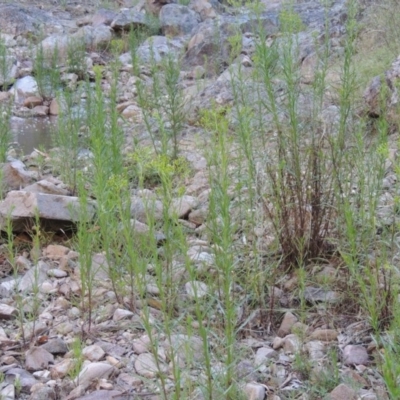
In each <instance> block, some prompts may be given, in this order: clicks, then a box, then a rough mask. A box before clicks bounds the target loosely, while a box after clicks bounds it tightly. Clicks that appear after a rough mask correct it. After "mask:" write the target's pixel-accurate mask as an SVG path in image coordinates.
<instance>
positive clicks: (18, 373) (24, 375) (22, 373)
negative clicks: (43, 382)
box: [5, 368, 38, 393]
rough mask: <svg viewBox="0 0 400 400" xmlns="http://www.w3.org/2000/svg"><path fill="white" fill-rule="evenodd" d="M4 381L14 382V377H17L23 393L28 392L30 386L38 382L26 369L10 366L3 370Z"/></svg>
mask: <svg viewBox="0 0 400 400" xmlns="http://www.w3.org/2000/svg"><path fill="white" fill-rule="evenodd" d="M5 377H6V382H10V383H14V382H15V379H17V378H18V379H19V381H20V384H21V391H22V392H23V393H30V391H31V387H32V386H33V385H35V384H36V383H38V380H36V379H35V377H34V376H33V375H31V374H30V373H29V372H28V371H26V370H24V369H22V368H11V369H9V370H8V371H6V372H5Z"/></svg>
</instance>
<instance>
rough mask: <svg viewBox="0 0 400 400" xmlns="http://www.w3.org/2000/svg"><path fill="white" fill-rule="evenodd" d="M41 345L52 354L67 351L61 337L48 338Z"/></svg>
mask: <svg viewBox="0 0 400 400" xmlns="http://www.w3.org/2000/svg"><path fill="white" fill-rule="evenodd" d="M41 347H42V348H43V349H45V350H47V351H48V352H49V353H51V354H54V355H60V354H61V355H62V354H65V353H67V352H68V346H67V344H66V343H65V342H64V340H63V339H61V338H54V339H50V340H49V341H48V342H47V343H45V344H44V345H42V346H41Z"/></svg>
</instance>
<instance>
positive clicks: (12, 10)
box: [0, 0, 400, 400]
mask: <svg viewBox="0 0 400 400" xmlns="http://www.w3.org/2000/svg"><path fill="white" fill-rule="evenodd" d="M263 5H264V11H263V13H262V15H261V21H262V24H263V26H264V29H265V30H266V32H267V39H269V40H275V37H276V35H277V33H278V24H279V12H280V9H281V7H282V1H281V0H274V1H268V0H265V1H263ZM145 10H146V12H148V13H151V14H152V15H153V17H154V18H156V19H157V20H158V21H159V23H160V26H161V33H160V34H158V35H154V36H153V37H152V39H151V40H150V39H148V40H145V41H144V42H143V43H142V44H140V46H139V47H138V50H137V54H138V57H139V61H140V65H141V68H142V70H141V72H142V75H141V77H143V76H144V77H146V76H148V75H149V73H148V71H149V63H150V60H151V59H152V58H154V59H155V62H161V60H162V59H163V57H165V55H166V54H173V55H176V57H178V56H180V55H181V54H183V58H182V71H181V72H180V85H181V86H182V87H183V93H184V95H185V99H186V107H187V108H186V115H187V123H188V124H187V125H185V129H184V133H183V134H182V136H181V137H180V138H179V149H180V153H181V155H182V156H183V157H184V158H185V159H186V160H187V161H188V163H189V164H190V167H191V170H192V174H191V175H190V176H188V177H186V178H185V179H186V180H185V190H184V194H183V195H176V196H175V197H174V199H173V202H172V205H171V208H170V209H169V210H168V212H169V213H170V214H171V215H172V214H177V215H178V217H179V220H180V222H181V223H182V224H183V225H184V226H185V228H186V229H187V242H188V244H189V248H188V252H187V256H188V257H189V259H190V260H191V262H192V263H193V264H195V265H196V266H198V267H199V268H204V266H205V265H206V266H210V265H211V266H212V265H213V263H214V261H215V254H214V248H213V246H212V244H211V243H209V242H208V241H207V236H206V235H204V230H205V224H206V219H207V213H208V199H209V192H210V184H209V179H208V169H207V160H206V158H205V156H204V154H203V150H204V143H207V140H208V136H207V134H206V132H205V131H204V129H203V128H202V127H200V126H198V125H196V124H194V122H195V121H196V120H197V118H198V113H199V110H202V109H207V108H211V106H212V102H213V101H215V102H216V103H217V104H218V105H219V106H226V105H231V104H232V102H233V100H234V95H233V93H232V86H231V83H230V79H231V78H230V74H229V73H228V72H227V67H228V66H229V65H231V66H232V67H235V66H236V67H237V66H239V65H240V66H241V68H243V70H244V72H245V73H246V74H248V76H250V75H251V73H252V70H253V57H254V51H255V49H254V45H255V41H254V40H255V39H254V34H253V32H252V26H254V23H255V20H254V17H253V16H252V14H251V13H249V12H246V11H245V9H240V11H239V12H237V10H236V11H235V10H233V9H232V8H231V7H228V6H226V5H225V4H221V3H219V2H218V1H217V0H192V1H191V2H190V3H189V4H188V5H187V6H184V5H180V4H176V3H174V2H172V1H168V0H165V1H160V0H147V1H145V0H140V1H139V2H138V1H134V0H121V1H117V0H110V1H100V0H99V1H97V0H89V1H85V2H78V1H69V0H66V1H61V0H59V1H57V0H48V1H30V0H29V1H28V0H19V1H17V2H13V3H9V2H0V33H1V37H2V39H3V40H4V43H5V46H6V48H7V51H8V55H7V59H6V71H7V73H6V74H4V73H3V74H2V75H1V74H0V85H1V87H2V88H3V91H1V92H0V101H3V102H7V101H9V100H10V99H11V101H12V113H13V115H14V116H15V117H20V118H45V119H47V118H49V116H55V117H56V116H57V115H58V114H59V112H60V105H59V104H58V102H57V99H55V98H51V97H43V96H40V93H39V91H38V84H37V81H36V78H35V74H34V62H33V58H32V47H33V48H36V49H37V47H35V46H39V45H41V46H42V48H43V50H44V52H45V53H46V54H47V53H48V54H50V53H52V52H53V51H54V49H55V48H57V49H58V52H59V57H60V60H59V62H60V63H61V64H62V63H63V61H65V57H66V54H67V51H68V44H69V40H71V39H74V40H79V41H81V42H82V43H84V44H85V46H86V49H87V51H86V55H85V59H84V65H85V68H86V71H85V73H87V74H89V75H90V74H91V75H92V76H94V72H93V67H94V66H96V65H102V66H106V67H107V63H108V62H109V61H110V58H109V51H108V50H109V46H110V43H111V42H112V40H113V39H114V38H116V37H121V35H123V33H124V32H126V31H128V30H129V29H130V28H131V27H132V26H134V27H140V26H146V25H148V24H149V21H148V20H147V19H145V18H144V11H145ZM295 10H296V12H297V13H298V15H299V16H300V18H301V20H302V23H303V24H304V26H305V29H304V30H303V31H302V32H301V33H300V34H299V44H300V54H299V61H300V62H301V74H302V75H301V79H302V83H303V84H304V85H309V84H311V83H312V82H313V80H314V70H315V63H316V57H315V46H314V34H315V32H317V33H318V34H321V33H322V32H323V29H324V20H325V10H324V8H323V7H322V5H321V4H320V2H319V1H317V0H315V1H297V2H296V5H295ZM346 17H347V10H346V4H345V1H344V0H334V1H333V3H332V6H331V7H330V9H329V15H328V19H329V21H330V30H329V35H330V39H329V40H330V44H331V47H330V50H331V52H332V54H331V57H332V59H333V60H334V59H335V57H340V56H341V54H342V51H343V40H344V38H345V22H346ZM215 21H217V22H218V24H219V35H220V37H219V46H213V45H212V43H213V39H214V38H213V36H214V31H213V29H212V28H213V26H214V23H215ZM232 32H240V37H241V41H242V43H241V51H240V54H238V56H237V57H236V58H235V59H234V60H233V62H232V60H231V55H230V54H231V46H232V43H231V42H230V41H229V37H230V36H231V34H232ZM98 49H102V50H101V51H100V50H98ZM205 56H206V57H205ZM206 58H207V59H208V60H209V61H211V62H208V63H207V64H206V62H205V60H206ZM119 60H120V62H121V67H120V75H119V81H118V111H119V113H120V114H121V116H122V117H123V118H121V124H122V126H123V127H124V132H125V134H126V151H127V152H128V151H129V149H133V148H134V143H137V141H139V143H142V144H143V145H146V144H149V143H150V138H149V135H148V133H146V130H145V127H144V125H143V115H142V112H141V109H140V107H139V105H138V102H137V98H136V95H137V93H136V87H135V80H136V79H137V77H135V76H134V75H133V74H132V65H131V64H132V60H131V54H130V53H129V52H121V54H120V55H119ZM398 64H399V62H398V61H397V62H395V63H394V64H393V67H392V69H391V70H390V71H388V72H387V79H388V80H389V81H390V82H392V83H393V84H392V85H391V86H390V87H391V90H392V91H393V93H392V94H393V96H392V97H391V102H392V103H391V104H389V107H392V109H394V107H395V105H396V104H395V103H396V95H397V92H396V90H397V89H396V85H395V81H396V79H398V78H399V76H400V73H399V66H398ZM195 78H196V79H195ZM1 79H2V80H1ZM62 79H63V81H64V83H65V85H66V86H68V87H69V88H72V89H74V88H75V87H76V86H77V85H78V82H79V80H80V77H79V75H78V74H76V73H71V72H68V71H65V72H63V76H62ZM335 79H338V76H337V73H334V72H332V73H331V74H330V76H329V80H330V81H331V82H334V81H335ZM380 85H381V83H380V80H379V79H378V78H377V79H375V80H374V81H373V83H372V84H371V86H370V87H369V88H368V91H367V92H366V103H367V106H368V111H369V114H370V116H371V117H376V116H377V115H379V113H380V110H379V105H378V94H379V90H380ZM103 88H104V91H105V92H106V93H107V91H108V90H109V88H110V84H109V82H108V81H107V78H106V77H105V78H104V81H103ZM335 107H336V106H335V105H334V103H333V102H332V103H331V104H329V103H327V104H326V107H325V111H326V113H325V114H324V115H325V116H326V118H327V119H329V118H331V119H335V116H337V113H338V111H337V107H336V108H335ZM325 111H324V112H325ZM132 132H133V133H132ZM396 143H397V136H396V135H393V136H392V137H391V138H390V146H389V147H390V149H389V154H390V157H389V158H388V160H387V174H386V178H385V181H384V184H383V186H384V190H385V191H384V193H383V195H382V197H381V201H380V205H379V210H380V211H379V212H380V216H381V218H382V220H384V219H385V218H386V217H387V218H389V219H390V218H391V217H392V211H393V206H394V200H393V191H394V186H393V185H394V183H395V181H396V174H395V172H394V171H393V168H392V163H393V162H394V160H395V154H396V150H397V148H396ZM52 157H53V155H52V153H51V152H50V151H49V152H47V151H46V150H43V151H42V150H37V149H36V150H34V151H33V152H32V153H31V154H28V155H21V154H18V151H17V149H15V150H11V151H10V152H9V161H8V162H7V163H5V164H4V166H3V175H4V176H3V179H4V183H5V185H6V189H7V194H6V197H5V200H4V201H2V202H1V203H0V225H1V227H2V229H3V230H6V225H7V224H6V219H7V217H9V216H10V210H12V213H11V223H12V230H13V232H14V235H15V238H14V244H15V246H16V249H17V250H18V254H17V256H16V259H15V266H16V267H17V270H18V276H15V274H13V269H12V268H11V266H10V262H9V261H10V260H8V259H7V258H8V250H9V247H7V246H8V245H7V243H6V242H5V241H4V244H3V245H2V247H1V249H0V250H1V252H0V321H1V324H0V372H1V375H0V376H1V379H0V399H4V400H13V399H31V400H39V399H45V398H46V399H82V400H84V399H86V400H89V399H96V400H100V399H121V400H122V399H148V400H150V399H154V400H156V399H162V398H163V397H162V394H161V393H160V386H159V379H160V377H159V375H160V373H159V371H160V369H161V371H162V373H164V374H165V381H166V383H165V385H166V387H168V388H171V389H172V388H173V387H174V385H175V382H174V378H173V374H172V363H171V359H170V358H171V348H173V349H174V351H175V355H177V356H178V358H179V366H180V367H181V368H182V371H183V372H182V373H184V375H185V376H184V378H185V379H187V380H189V381H190V382H191V383H192V386H193V391H192V393H191V394H190V397H188V399H189V398H190V399H198V400H200V399H203V398H205V397H203V396H202V394H201V391H200V390H199V388H198V387H197V386H199V382H201V379H202V363H203V361H204V360H202V358H201V354H202V346H203V344H202V341H201V339H200V337H199V335H198V334H197V333H196V330H195V324H194V328H193V334H192V335H189V334H187V332H185V333H182V332H180V331H179V330H176V332H173V334H172V335H166V333H164V332H162V330H159V331H158V333H157V341H158V343H157V344H156V350H157V351H156V353H157V359H156V358H155V352H154V345H153V346H151V343H150V339H149V336H148V335H147V334H146V332H145V329H144V326H143V320H142V314H141V310H140V304H139V303H138V308H137V309H136V310H133V309H130V308H129V307H128V306H127V304H124V303H121V302H118V301H117V298H116V295H115V293H114V291H113V287H112V284H111V281H110V280H109V277H108V276H107V273H106V271H107V265H106V264H107V261H106V258H105V256H104V254H103V253H96V254H94V255H93V266H94V268H95V269H96V270H97V271H98V273H97V274H96V283H95V288H94V293H93V295H94V298H93V301H94V304H95V311H94V318H93V324H92V328H91V331H90V332H86V333H87V334H86V336H85V338H84V340H83V346H82V349H80V351H81V354H82V355H83V361H82V363H81V364H80V365H79V366H78V370H76V368H77V362H76V358H77V354H76V349H75V350H74V347H73V343H74V341H75V339H76V338H77V337H80V335H81V333H82V332H83V331H84V329H83V327H84V326H85V325H86V324H87V321H86V320H85V315H82V313H81V309H80V308H79V305H78V304H77V301H76V299H77V298H79V295H80V293H81V289H82V288H81V282H80V275H79V266H78V263H79V254H78V253H77V252H76V251H75V250H74V249H73V246H72V245H71V241H70V239H71V235H70V234H66V233H65V231H66V229H67V228H68V227H69V226H70V225H71V223H76V222H77V221H76V219H75V218H74V216H73V215H72V214H71V208H70V206H71V204H72V205H73V204H76V203H77V201H78V199H77V198H76V197H74V196H73V195H72V194H73V193H72V192H71V188H70V187H68V185H66V184H65V183H63V182H62V181H61V179H60V178H59V177H56V176H53V175H52V167H51V165H52V160H51V158H52ZM149 197H150V198H155V197H156V191H155V190H141V191H137V190H132V208H131V212H132V218H133V219H134V220H135V221H136V224H135V229H136V230H137V231H140V232H143V231H146V230H148V227H147V226H146V225H145V223H146V212H145V208H146V206H145V202H146V199H147V198H149ZM155 204H156V208H155V218H156V219H160V220H161V219H162V216H163V204H162V203H161V202H160V201H158V200H157V201H156V202H155ZM36 208H37V209H38V212H39V217H40V219H41V223H42V224H43V227H45V228H46V229H47V230H52V231H58V234H57V235H55V236H51V237H50V236H49V237H48V238H46V240H44V241H43V243H41V245H40V248H38V247H37V246H34V245H33V243H32V236H31V235H28V233H29V232H28V233H27V224H28V225H29V221H31V219H32V216H33V215H35V209H36ZM89 212H90V213H94V212H95V206H94V205H93V206H92V205H91V204H90V205H89ZM157 235H159V236H158V237H157V240H159V242H160V245H161V246H162V243H163V239H164V237H163V233H162V232H158V233H157ZM176 275H177V276H180V277H183V279H182V284H181V288H182V293H184V295H185V296H186V298H188V299H189V300H190V299H192V298H193V297H195V296H200V294H201V293H203V292H204V293H205V294H207V290H208V287H207V284H206V283H204V282H200V281H197V282H193V281H190V280H188V279H187V277H185V275H184V271H183V272H182V271H177V272H176ZM185 279H186V281H185ZM345 279H347V277H346V275H343V272H342V271H340V270H338V269H337V268H336V267H335V266H334V265H331V264H329V265H328V264H327V265H322V266H320V268H319V269H317V270H316V271H315V273H314V274H313V279H312V280H311V279H310V282H309V283H307V286H306V287H305V291H304V298H305V300H306V301H307V303H308V304H309V308H308V312H307V315H306V316H300V315H299V313H298V312H297V311H296V308H295V305H296V304H298V303H299V299H298V298H297V297H296V296H297V294H294V293H297V292H296V290H295V288H296V287H297V285H298V277H297V276H296V274H287V275H285V276H283V278H282V279H281V280H280V281H279V282H278V283H277V284H276V286H275V287H273V288H271V291H272V292H273V293H274V297H275V302H276V304H277V305H278V306H277V312H276V314H277V318H276V324H275V326H271V327H266V326H263V318H262V312H261V311H260V310H259V309H253V310H250V311H251V312H249V313H248V315H247V314H246V317H245V318H243V319H240V318H238V325H241V326H242V328H243V329H242V330H241V332H240V335H241V336H240V337H239V338H238V340H237V343H236V346H237V350H238V354H240V357H239V359H238V360H236V361H235V363H236V364H235V366H234V370H235V374H234V375H235V379H236V380H237V382H238V383H239V386H240V387H241V388H242V391H243V393H244V396H245V397H244V398H247V399H249V400H264V399H274V400H279V399H303V400H305V399H313V398H314V399H317V398H329V399H331V400H349V399H364V400H367V399H368V400H374V399H376V400H381V399H386V398H388V396H387V394H386V389H385V384H384V381H383V379H382V376H381V374H380V372H379V369H378V368H377V363H376V358H377V352H378V350H379V349H378V348H377V346H376V344H375V342H374V340H373V337H372V335H371V327H370V325H369V324H368V323H367V322H366V319H365V318H364V317H363V316H362V315H359V316H357V315H354V314H352V313H351V312H350V311H349V310H348V309H346V307H343V305H342V304H341V303H340V299H341V295H342V294H341V293H340V289H339V288H340V287H341V286H340V282H341V280H345ZM327 281H328V282H331V283H332V284H331V285H328V286H329V288H327V285H326V282H327ZM194 286H196V288H194ZM36 289H38V292H37V291H36ZM239 293H240V290H239ZM147 294H148V301H149V305H150V310H151V313H152V314H151V315H152V317H153V318H154V320H162V314H161V311H160V308H161V307H160V306H159V304H158V303H159V302H158V300H157V298H158V297H157V295H158V288H157V286H156V285H155V283H154V277H152V276H151V274H149V284H148V285H147ZM21 295H22V299H21ZM240 295H241V294H240ZM16 298H20V302H19V303H18V302H17V301H16ZM35 299H36V300H35ZM37 299H38V300H39V313H38V315H37V317H35V318H30V317H29V315H32V308H33V307H34V304H35V301H37ZM21 307H22V308H23V313H22V315H24V316H25V317H24V318H23V319H22V321H21V319H20V315H21ZM336 310H338V311H336ZM341 310H344V312H343V314H340V311H341ZM180 311H181V312H182V313H183V310H180ZM242 311H243V310H242ZM245 311H249V310H247V309H246V310H245ZM178 312H179V310H178ZM347 313H348V314H347ZM182 315H183V314H182ZM215 315H217V314H215ZM215 315H214V317H215ZM210 318H211V317H210ZM217 346H218V344H217V345H216V344H215V343H210V347H211V348H212V349H213V351H214V350H215V351H216V352H217V350H218V349H215V347H217ZM188 348H189V349H190V350H191V352H192V353H193V354H194V360H188V359H187V358H188V356H187V349H188ZM299 354H300V355H301V358H302V360H303V361H302V360H299V358H298V357H299ZM332 354H336V356H332ZM335 357H336V358H335ZM212 361H213V362H214V365H213V366H212V368H213V369H214V371H215V372H216V373H217V372H218V370H219V369H220V368H222V367H221V365H220V364H219V361H218V360H217V358H216V357H215V358H214V357H212ZM327 365H330V369H329V368H327ZM302 366H303V367H302ZM74 374H75V375H74ZM323 374H328V375H329V374H330V375H333V374H337V377H335V379H336V380H334V382H335V385H334V386H333V387H329V386H328V389H327V392H328V394H327V395H326V396H325V395H321V397H318V395H315V394H314V397H312V396H311V395H310V394H309V393H310V390H309V387H310V386H309V385H310V382H311V385H312V382H315V381H320V380H321V376H323ZM326 379H327V380H328V381H329V376H327V377H326ZM171 392H172V391H171ZM171 398H172V397H171ZM221 398H222V397H221ZM216 400H217V399H216Z"/></svg>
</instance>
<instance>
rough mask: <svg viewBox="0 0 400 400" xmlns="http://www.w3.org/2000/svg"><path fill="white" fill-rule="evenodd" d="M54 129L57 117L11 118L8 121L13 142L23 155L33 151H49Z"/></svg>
mask: <svg viewBox="0 0 400 400" xmlns="http://www.w3.org/2000/svg"><path fill="white" fill-rule="evenodd" d="M56 127H57V117H44V118H43V117H42V118H19V117H12V118H11V121H10V129H11V131H12V133H13V140H14V141H15V142H17V143H18V147H19V150H20V151H21V152H22V154H24V155H26V154H30V153H32V151H33V150H34V149H44V150H48V149H50V148H51V147H52V136H53V134H54V131H55V129H56Z"/></svg>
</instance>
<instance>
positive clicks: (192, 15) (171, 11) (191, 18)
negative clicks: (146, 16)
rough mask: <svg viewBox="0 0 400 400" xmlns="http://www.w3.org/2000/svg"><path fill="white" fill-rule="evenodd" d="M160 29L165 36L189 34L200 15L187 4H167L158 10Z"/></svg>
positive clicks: (198, 20)
mask: <svg viewBox="0 0 400 400" xmlns="http://www.w3.org/2000/svg"><path fill="white" fill-rule="evenodd" d="M160 23H161V29H162V32H163V34H164V35H167V36H182V35H186V34H190V33H191V32H192V30H193V29H194V28H195V27H196V26H197V25H198V24H199V23H200V16H199V14H197V13H196V12H195V11H193V10H191V9H190V8H189V7H187V6H183V5H180V4H167V5H165V6H164V7H163V8H161V11H160Z"/></svg>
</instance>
